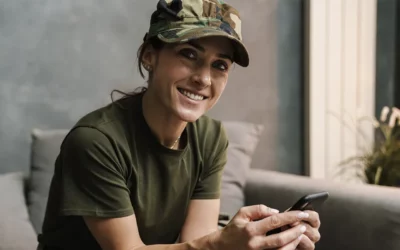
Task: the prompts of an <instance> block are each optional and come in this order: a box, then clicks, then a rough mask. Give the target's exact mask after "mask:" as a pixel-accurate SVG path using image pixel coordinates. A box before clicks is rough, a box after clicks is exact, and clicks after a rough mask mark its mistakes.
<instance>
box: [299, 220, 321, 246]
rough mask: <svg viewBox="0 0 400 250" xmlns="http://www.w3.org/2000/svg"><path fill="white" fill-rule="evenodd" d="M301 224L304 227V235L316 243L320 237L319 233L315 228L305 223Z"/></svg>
mask: <svg viewBox="0 0 400 250" xmlns="http://www.w3.org/2000/svg"><path fill="white" fill-rule="evenodd" d="M302 225H304V226H305V227H306V231H305V233H304V235H306V236H307V238H308V239H310V240H311V241H312V242H313V243H316V242H318V241H319V240H320V239H321V234H320V233H319V231H318V229H317V228H314V227H312V226H310V225H309V224H307V223H302Z"/></svg>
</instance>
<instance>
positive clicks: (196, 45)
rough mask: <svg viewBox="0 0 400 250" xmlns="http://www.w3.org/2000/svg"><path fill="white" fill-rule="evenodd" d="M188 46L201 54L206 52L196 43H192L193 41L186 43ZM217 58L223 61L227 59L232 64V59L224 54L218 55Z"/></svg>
mask: <svg viewBox="0 0 400 250" xmlns="http://www.w3.org/2000/svg"><path fill="white" fill-rule="evenodd" d="M188 44H189V45H191V46H193V47H195V48H196V49H198V50H200V51H201V52H205V51H206V50H205V49H204V48H203V47H202V46H201V45H200V44H198V43H196V42H194V41H189V42H188ZM218 57H221V58H224V59H228V60H230V61H231V62H233V58H232V56H229V55H226V54H218Z"/></svg>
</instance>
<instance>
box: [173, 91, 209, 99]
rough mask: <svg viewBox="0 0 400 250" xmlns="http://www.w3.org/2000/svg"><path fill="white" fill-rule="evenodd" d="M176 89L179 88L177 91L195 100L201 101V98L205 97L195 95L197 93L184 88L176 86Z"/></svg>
mask: <svg viewBox="0 0 400 250" xmlns="http://www.w3.org/2000/svg"><path fill="white" fill-rule="evenodd" d="M178 90H179V92H181V93H182V94H183V95H184V96H186V97H187V98H189V99H192V100H195V101H202V100H204V99H206V97H205V96H202V95H197V94H194V93H191V92H189V91H187V90H184V89H180V88H178Z"/></svg>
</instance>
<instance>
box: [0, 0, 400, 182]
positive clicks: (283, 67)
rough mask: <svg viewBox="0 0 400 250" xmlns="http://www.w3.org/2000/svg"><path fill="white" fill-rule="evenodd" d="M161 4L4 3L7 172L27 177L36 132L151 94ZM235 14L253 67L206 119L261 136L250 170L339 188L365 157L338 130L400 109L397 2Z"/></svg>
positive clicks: (294, 3)
mask: <svg viewBox="0 0 400 250" xmlns="http://www.w3.org/2000/svg"><path fill="white" fill-rule="evenodd" d="M156 2H157V1H156V0H114V1H92V0H62V1H54V0H52V1H50V0H47V1H46V0H42V1H27V0H18V1H7V0H0V114H1V117H0V162H1V164H3V166H2V168H1V169H0V170H1V171H2V172H8V171H11V170H25V169H28V166H29V157H30V141H31V131H32V129H34V128H40V129H69V128H71V127H72V126H73V125H74V123H75V122H76V121H77V120H78V119H79V118H80V117H81V116H83V115H85V114H86V113H88V112H90V111H92V110H94V109H96V108H99V107H101V106H103V105H106V104H108V103H109V102H110V93H111V91H112V90H113V89H119V90H123V91H130V90H133V89H135V88H136V87H138V86H143V85H144V84H145V81H144V80H143V79H142V78H140V76H139V74H138V71H137V60H136V52H137V49H138V48H139V45H140V43H141V42H142V39H143V36H144V34H145V32H146V31H147V29H148V27H149V17H150V15H151V13H152V11H153V10H154V8H155V5H156ZM229 3H230V4H232V5H233V6H235V7H236V8H237V9H239V10H240V13H241V16H242V19H243V28H242V30H243V36H244V41H245V44H246V45H247V47H248V50H249V52H250V56H251V62H250V66H249V67H248V68H246V69H243V68H241V67H239V66H236V67H235V68H234V69H233V71H232V73H231V75H230V80H229V83H228V86H227V88H226V91H225V93H224V94H223V96H222V98H221V100H220V102H219V104H218V105H217V106H216V107H215V108H214V109H213V110H212V111H211V112H210V113H209V115H210V116H212V117H214V118H217V119H220V120H227V121H228V120H230V121H248V122H252V123H257V124H263V125H264V127H265V128H264V132H263V135H262V137H261V139H260V142H259V146H258V147H257V150H256V152H255V155H254V158H253V163H252V165H253V166H254V167H255V168H263V169H268V170H276V171H280V172H286V173H293V174H300V175H310V176H312V177H315V178H333V177H332V174H331V173H332V168H334V167H335V166H337V164H338V163H339V162H340V161H341V160H343V159H345V158H346V157H349V156H352V155H353V154H356V153H358V152H359V151H358V148H359V146H360V140H359V139H357V138H358V137H357V136H356V135H355V134H354V133H353V132H351V131H350V130H347V128H346V126H344V125H343V122H342V120H345V119H346V117H353V118H354V117H356V116H359V115H363V116H371V117H372V116H378V115H380V112H381V109H382V108H383V107H384V106H390V107H394V106H397V107H398V106H399V104H400V87H399V81H400V51H399V49H398V48H400V18H399V14H400V2H399V1H397V0H318V1H316V0H310V1H302V0H250V1H241V0H231V1H229ZM330 113H334V114H336V115H337V116H331V115H330ZM357 124H358V123H357ZM363 126H364V125H360V126H358V125H357V126H356V127H357V128H358V127H362V128H364V127H365V129H366V130H367V133H366V134H367V138H369V139H371V138H373V132H372V131H373V128H372V127H371V126H370V127H368V126H364V127H363Z"/></svg>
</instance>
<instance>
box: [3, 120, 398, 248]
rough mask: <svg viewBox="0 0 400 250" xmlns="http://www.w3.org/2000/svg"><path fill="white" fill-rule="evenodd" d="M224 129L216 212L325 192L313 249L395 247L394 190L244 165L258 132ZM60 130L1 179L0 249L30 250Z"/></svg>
mask: <svg viewBox="0 0 400 250" xmlns="http://www.w3.org/2000/svg"><path fill="white" fill-rule="evenodd" d="M224 125H225V128H226V130H227V133H228V136H229V139H230V145H229V148H228V164H227V166H226V169H225V172H224V175H223V183H222V198H221V199H222V206H221V213H225V214H228V215H230V216H232V215H234V214H235V213H236V211H237V210H238V209H239V208H240V207H241V206H244V205H253V204H266V205H268V206H271V207H274V208H277V209H279V210H281V211H282V210H285V209H286V208H287V207H289V206H291V205H292V203H293V202H295V201H296V200H297V199H298V198H299V197H301V196H303V195H305V194H308V193H312V192H318V191H322V190H324V191H328V192H329V193H330V198H329V199H328V201H327V202H326V203H325V204H324V206H323V207H322V208H321V211H320V216H321V221H322V226H321V234H322V239H321V241H320V242H319V243H318V244H317V249H321V250H338V249H340V250H354V249H360V250H361V249H362V250H377V249H382V250H383V249H384V250H398V249H400V189H396V188H385V187H377V186H371V185H360V184H343V183H335V182H331V181H326V180H313V179H310V178H308V177H304V176H295V175H290V174H284V173H278V172H273V171H266V170H260V169H254V168H250V163H251V158H252V156H253V153H254V151H255V149H256V147H257V144H258V141H259V138H260V135H261V133H262V131H263V127H262V126H259V125H254V124H250V123H242V122H224ZM66 133H67V131H65V130H51V131H42V130H34V131H33V133H32V145H31V168H30V172H29V173H28V174H26V173H25V174H24V173H19V172H15V173H7V174H1V175H0V200H1V201H2V206H0V215H1V217H0V218H1V219H0V250H29V249H32V250H33V249H35V248H36V234H37V233H39V232H40V231H41V224H42V220H43V215H44V210H45V205H46V200H47V193H48V187H49V184H50V180H51V176H52V173H53V164H54V160H55V158H56V156H57V154H58V151H59V145H60V143H61V141H62V139H63V138H64V137H65V134H66ZM24 187H25V188H24ZM3 204H4V205H3Z"/></svg>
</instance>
